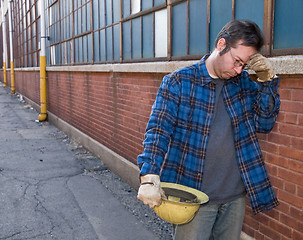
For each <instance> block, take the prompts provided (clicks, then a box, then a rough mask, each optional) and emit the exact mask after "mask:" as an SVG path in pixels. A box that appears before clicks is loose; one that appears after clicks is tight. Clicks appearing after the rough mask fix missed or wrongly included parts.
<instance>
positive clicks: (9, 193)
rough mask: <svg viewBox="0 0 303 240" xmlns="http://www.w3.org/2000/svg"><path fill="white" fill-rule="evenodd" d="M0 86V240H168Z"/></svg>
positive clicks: (99, 168) (101, 168) (153, 220)
mask: <svg viewBox="0 0 303 240" xmlns="http://www.w3.org/2000/svg"><path fill="white" fill-rule="evenodd" d="M37 118H38V113H37V112H36V111H35V110H34V109H33V108H32V107H31V106H30V105H27V104H26V103H25V102H24V101H23V100H22V96H20V95H11V94H10V93H9V89H8V88H5V89H4V88H3V87H2V85H0V183H1V184H0V240H4V239H5V240H6V239H7V240H17V239H20V240H24V239H39V240H40V239H41V240H42V239H43V240H48V239H60V240H69V239H70V240H76V239H81V240H84V239H85V240H94V239H101V240H122V239H127V240H132V239H144V240H149V239H150V240H156V239H171V225H169V224H167V223H165V222H164V221H162V220H161V219H159V218H158V217H157V216H156V215H155V214H154V212H153V211H152V210H150V209H149V208H148V207H146V206H144V205H143V204H142V203H141V202H140V201H139V200H137V199H136V191H135V190H133V189H132V188H131V187H129V186H128V185H127V184H126V183H124V182H123V181H121V179H119V177H117V176H115V175H114V174H113V173H111V171H110V170H108V169H107V167H106V166H105V165H104V164H103V163H102V162H101V161H100V159H97V158H96V157H95V156H94V155H92V154H91V153H89V152H88V151H86V150H85V149H84V148H83V147H81V146H79V145H77V144H76V143H74V142H73V141H72V140H71V139H69V138H68V137H67V136H66V135H65V134H64V133H63V132H61V131H60V130H58V129H57V128H56V127H55V126H53V125H52V124H49V123H48V122H42V123H40V122H38V121H36V119H37Z"/></svg>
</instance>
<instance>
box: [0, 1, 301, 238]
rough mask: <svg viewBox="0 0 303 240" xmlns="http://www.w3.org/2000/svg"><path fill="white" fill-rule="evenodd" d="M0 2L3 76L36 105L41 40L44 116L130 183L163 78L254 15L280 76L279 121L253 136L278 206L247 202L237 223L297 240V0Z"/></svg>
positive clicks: (262, 234) (258, 234) (254, 233)
mask: <svg viewBox="0 0 303 240" xmlns="http://www.w3.org/2000/svg"><path fill="white" fill-rule="evenodd" d="M42 1H43V4H42ZM9 4H10V8H9V7H8V6H9ZM9 9H10V12H11V26H12V30H11V31H10V29H9V22H10V19H9V18H10V17H9V14H8V13H9ZM1 10H2V11H1V13H2V24H1V28H2V31H1V34H0V39H1V44H0V51H1V52H2V53H3V58H2V59H1V60H0V64H1V66H2V67H3V68H2V69H3V70H2V74H1V81H2V82H4V81H6V82H7V86H8V87H11V86H12V81H13V83H14V84H13V85H14V88H15V90H16V92H17V93H19V94H21V95H23V96H24V97H25V98H26V99H27V101H28V102H30V103H31V104H33V105H34V106H35V107H36V108H37V109H39V106H40V105H41V99H40V98H41V75H40V64H41V63H40V61H41V60H40V57H41V56H40V53H41V39H45V42H46V46H45V52H46V72H47V81H46V92H47V113H48V120H49V121H51V122H53V123H54V124H56V125H57V126H58V127H59V128H61V129H62V130H63V131H65V132H66V133H67V134H68V135H70V136H71V137H73V138H74V139H76V140H77V141H78V142H80V143H81V144H83V145H84V146H85V147H87V148H88V149H89V150H91V151H93V152H94V153H95V154H96V155H98V156H99V157H100V158H101V160H102V161H104V162H105V163H106V164H107V165H108V166H109V167H110V168H111V169H112V170H113V171H114V172H115V173H117V174H118V175H120V176H121V177H122V178H123V179H124V180H125V181H126V182H128V183H129V184H130V185H131V186H133V187H135V188H137V187H138V182H137V181H138V175H137V174H138V169H137V167H136V165H135V164H136V157H137V155H138V154H139V153H141V151H142V141H143V137H144V131H145V127H146V124H147V121H148V118H149V114H150V110H151V106H152V104H153V101H154V100H155V96H156V94H157V90H158V88H159V86H160V83H161V81H162V78H163V76H164V75H165V74H167V73H169V72H171V71H174V70H176V69H177V68H179V67H183V66H187V65H190V64H191V63H193V62H196V61H198V60H199V59H200V58H201V57H202V56H203V55H204V54H206V53H208V52H210V51H211V50H212V48H213V43H214V40H215V38H216V34H217V33H218V32H219V31H220V29H221V28H222V27H223V25H225V23H226V22H228V21H230V20H231V19H250V20H253V21H255V22H256V23H257V24H258V25H259V26H260V28H261V29H262V30H263V33H264V37H265V46H264V48H263V50H262V53H263V54H264V55H266V56H268V57H270V60H271V61H272V63H273V66H274V68H275V71H276V73H277V75H279V76H280V79H281V83H280V87H279V93H280V96H281V103H282V104H281V110H280V115H279V117H278V120H277V123H276V125H275V127H274V129H273V131H272V132H271V133H270V134H269V135H262V134H259V135H258V136H259V140H260V143H261V148H262V150H263V154H264V160H265V162H266V164H267V169H268V171H269V173H270V177H271V181H272V183H273V186H274V188H275V191H276V194H277V196H278V199H279V201H280V205H279V206H278V207H277V208H276V209H274V210H271V211H268V212H265V213H261V214H258V215H256V216H254V215H253V214H252V212H251V210H250V207H249V206H247V214H246V217H245V222H244V225H243V231H244V232H245V233H246V234H247V236H251V237H252V238H254V239H258V240H259V239H260V240H261V239H262V240H268V239H274V240H278V239H279V240H286V239H294V240H298V239H303V97H302V96H303V41H302V38H303V15H302V14H301V12H302V10H303V2H302V1H301V0H10V1H7V0H6V1H3V0H2V1H1ZM42 14H44V15H45V21H41V18H42V17H41V15H42ZM43 26H44V27H45V36H42V34H41V33H42V31H41V29H42V27H43ZM10 36H12V39H11V41H10ZM2 43H3V44H2ZM1 61H2V62H1ZM10 61H13V65H11V64H7V63H9V62H10ZM4 63H6V64H4ZM5 65H6V66H5ZM12 66H13V68H12ZM6 68H7V69H6ZM12 73H13V74H12ZM5 78H6V80H5Z"/></svg>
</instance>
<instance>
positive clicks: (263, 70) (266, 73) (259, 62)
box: [248, 53, 274, 82]
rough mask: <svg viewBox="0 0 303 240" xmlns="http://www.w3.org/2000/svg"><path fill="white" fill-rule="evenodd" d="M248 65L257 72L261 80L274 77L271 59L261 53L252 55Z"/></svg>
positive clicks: (264, 80)
mask: <svg viewBox="0 0 303 240" xmlns="http://www.w3.org/2000/svg"><path fill="white" fill-rule="evenodd" d="M248 66H249V68H250V69H251V70H253V71H255V72H256V75H257V77H258V79H257V80H258V81H259V82H266V81H270V80H271V79H273V77H274V71H273V67H272V65H271V63H270V61H269V60H268V59H267V58H266V57H264V56H262V55H261V54H260V53H256V54H254V55H252V56H251V57H250V61H249V62H248Z"/></svg>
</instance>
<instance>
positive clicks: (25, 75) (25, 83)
mask: <svg viewBox="0 0 303 240" xmlns="http://www.w3.org/2000/svg"><path fill="white" fill-rule="evenodd" d="M0 74H1V78H0V79H1V82H3V71H1V72H0ZM6 80H7V87H9V88H11V72H10V70H7V72H6ZM15 92H16V93H20V94H22V95H24V96H26V97H28V98H29V99H31V100H32V101H34V102H35V103H37V104H40V73H39V72H38V71H15Z"/></svg>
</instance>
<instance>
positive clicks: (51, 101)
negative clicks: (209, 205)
mask: <svg viewBox="0 0 303 240" xmlns="http://www.w3.org/2000/svg"><path fill="white" fill-rule="evenodd" d="M271 60H272V62H273V63H274V66H275V69H276V71H277V73H278V74H279V76H280V78H281V83H280V88H279V93H280V95H281V102H282V104H281V111H280V115H279V117H278V120H277V123H276V125H275V127H274V129H273V131H272V132H271V133H270V134H268V135H263V134H259V135H258V136H259V140H260V143H261V148H262V150H263V153H264V158H265V161H266V164H267V168H268V170H269V173H270V177H271V180H272V183H273V186H274V188H275V191H276V193H277V196H278V199H279V200H280V205H279V206H278V207H277V208H276V209H274V210H272V211H268V212H265V213H261V214H258V215H257V216H254V215H253V214H252V213H251V210H250V207H249V206H247V214H246V217H245V223H244V225H243V230H244V232H245V233H246V234H248V235H249V236H252V237H253V238H255V239H260V240H261V239H262V240H268V239H274V240H285V239H294V240H298V239H303V211H302V209H303V70H302V68H301V66H302V57H301V56H297V57H294V58H293V57H287V58H273V59H271ZM283 61H284V63H283ZM191 63H192V62H170V63H139V64H116V65H94V66H75V67H66V66H64V67H49V68H47V72H48V80H47V85H48V111H49V120H50V121H52V122H53V123H55V124H56V125H57V126H58V127H59V128H61V129H62V130H63V131H65V132H66V133H67V134H68V135H70V136H71V137H72V138H74V139H75V140H76V141H78V142H79V143H81V144H82V145H84V146H85V147H87V148H88V149H89V150H91V151H93V152H94V153H95V154H96V155H97V156H99V157H100V159H101V160H102V161H104V162H105V164H107V165H108V166H109V167H110V168H111V170H112V171H114V172H115V173H117V174H118V175H120V176H121V177H122V178H123V179H124V180H125V181H126V182H127V183H129V184H130V185H131V186H133V187H135V188H137V187H138V168H137V167H136V165H135V163H136V157H137V155H138V154H139V153H141V151H142V141H143V138H144V130H145V126H146V123H147V121H148V118H149V114H150V109H151V106H152V103H153V101H154V99H155V96H156V93H157V90H158V87H159V85H160V83H161V80H162V77H163V76H164V75H165V74H166V73H168V72H171V71H173V70H174V69H177V68H179V67H181V66H185V65H189V64H191ZM38 70H39V69H37V68H32V69H30V68H27V69H16V77H15V79H16V91H17V92H18V93H20V94H22V95H24V96H25V97H26V98H27V99H28V101H29V102H30V103H32V104H33V105H34V106H35V107H36V108H37V109H39V101H40V99H39V71H38ZM7 78H8V85H10V72H9V71H8V73H7ZM1 81H3V73H1ZM37 118H38V116H37Z"/></svg>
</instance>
